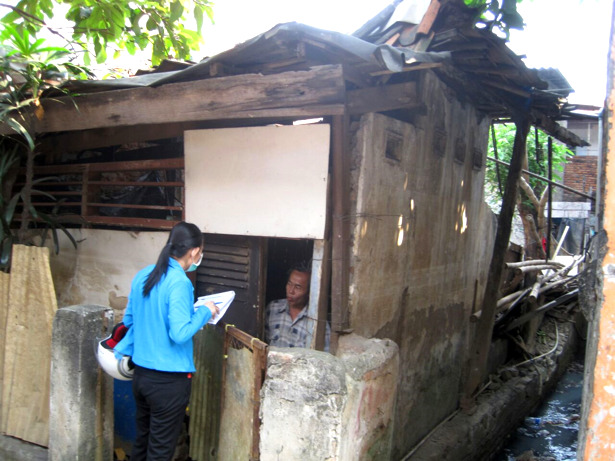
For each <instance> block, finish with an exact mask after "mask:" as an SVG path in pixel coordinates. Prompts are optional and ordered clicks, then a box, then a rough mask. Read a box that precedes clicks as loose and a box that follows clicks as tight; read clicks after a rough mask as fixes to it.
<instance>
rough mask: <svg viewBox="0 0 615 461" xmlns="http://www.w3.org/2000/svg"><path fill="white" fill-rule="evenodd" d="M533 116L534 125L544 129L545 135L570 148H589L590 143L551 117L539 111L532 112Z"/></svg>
mask: <svg viewBox="0 0 615 461" xmlns="http://www.w3.org/2000/svg"><path fill="white" fill-rule="evenodd" d="M531 115H532V117H533V119H534V121H533V124H534V125H536V126H537V127H538V128H540V129H542V130H543V131H544V132H545V133H547V134H549V135H551V136H553V137H554V138H555V139H557V140H558V141H561V142H563V143H566V144H568V145H569V146H581V147H582V146H589V143H588V142H587V141H585V140H583V139H581V138H579V137H578V136H577V135H576V134H574V133H573V132H572V131H570V130H567V129H566V128H564V127H563V126H561V125H560V124H558V123H557V122H555V121H554V120H553V119H552V118H551V117H548V116H547V115H545V114H543V113H541V112H538V111H537V110H532V111H531Z"/></svg>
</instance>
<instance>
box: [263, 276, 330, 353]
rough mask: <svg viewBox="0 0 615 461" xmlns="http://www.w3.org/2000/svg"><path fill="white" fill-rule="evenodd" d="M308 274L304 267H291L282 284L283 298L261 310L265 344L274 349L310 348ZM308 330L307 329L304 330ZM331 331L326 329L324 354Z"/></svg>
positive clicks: (311, 322) (312, 322)
mask: <svg viewBox="0 0 615 461" xmlns="http://www.w3.org/2000/svg"><path fill="white" fill-rule="evenodd" d="M310 275H311V271H310V269H309V268H308V267H307V265H305V264H300V265H296V266H293V267H292V268H291V270H290V272H289V276H288V282H287V283H286V298H284V299H278V300H275V301H271V302H270V303H269V304H268V305H267V307H266V309H265V341H266V342H267V343H269V345H270V346H277V347H310V346H311V344H312V334H311V332H315V331H316V319H313V318H311V317H308V312H307V311H308V299H309V296H310ZM308 328H310V329H308ZM330 337H331V329H330V328H329V324H328V323H327V325H326V333H325V351H328V350H329V341H330Z"/></svg>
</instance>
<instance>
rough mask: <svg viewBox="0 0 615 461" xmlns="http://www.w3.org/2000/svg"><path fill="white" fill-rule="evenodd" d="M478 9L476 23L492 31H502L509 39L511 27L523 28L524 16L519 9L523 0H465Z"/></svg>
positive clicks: (467, 3) (471, 6)
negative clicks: (518, 6)
mask: <svg viewBox="0 0 615 461" xmlns="http://www.w3.org/2000/svg"><path fill="white" fill-rule="evenodd" d="M463 1H464V3H465V4H466V5H467V6H469V7H470V8H474V9H475V10H476V16H475V24H476V25H477V26H479V27H485V28H487V29H489V30H491V31H492V32H493V31H494V29H496V30H498V31H500V32H501V33H502V34H504V36H505V37H506V39H507V40H508V38H509V36H510V29H518V30H523V26H524V24H523V18H522V17H521V15H520V14H519V12H518V11H517V5H518V4H519V3H521V1H522V0H463Z"/></svg>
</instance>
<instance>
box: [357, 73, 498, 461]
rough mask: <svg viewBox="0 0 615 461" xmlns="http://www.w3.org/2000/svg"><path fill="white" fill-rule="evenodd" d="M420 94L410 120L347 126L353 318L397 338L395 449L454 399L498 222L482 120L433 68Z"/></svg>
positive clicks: (372, 119)
mask: <svg viewBox="0 0 615 461" xmlns="http://www.w3.org/2000/svg"><path fill="white" fill-rule="evenodd" d="M419 94H420V95H421V97H422V98H423V99H424V101H423V102H424V103H425V106H426V107H427V112H426V114H425V115H424V116H417V118H416V119H415V120H414V124H410V123H404V122H400V121H398V120H393V119H391V118H387V117H385V116H382V115H378V114H368V115H366V116H364V117H362V118H361V120H360V121H359V122H358V123H357V124H355V125H354V126H353V128H354V134H353V152H352V154H353V171H352V180H351V184H352V194H353V196H352V201H353V202H352V203H353V206H354V209H352V210H351V215H352V216H353V217H354V218H353V221H352V229H353V248H352V255H351V283H350V298H349V302H350V323H351V328H352V329H353V330H354V331H355V332H356V333H358V334H360V335H362V336H365V337H378V338H390V339H392V340H393V341H395V342H396V343H397V344H398V345H399V347H400V363H401V370H400V380H399V383H398V394H397V399H398V400H397V412H396V419H395V427H396V429H395V431H396V432H395V436H394V440H395V442H394V443H395V449H394V451H393V459H397V458H399V457H400V456H403V454H404V453H405V452H406V451H407V450H408V449H409V448H410V447H412V446H413V445H414V444H415V443H416V442H417V441H418V440H419V439H420V438H422V437H423V436H424V435H425V434H426V433H428V432H429V431H430V430H431V429H432V428H433V427H434V426H435V425H436V424H437V423H439V422H440V421H441V420H443V419H444V418H445V417H446V416H448V415H449V414H450V413H451V412H452V411H454V410H455V409H456V408H457V403H458V394H459V386H460V383H461V380H462V368H463V367H462V365H463V363H464V361H465V360H466V353H467V350H468V345H467V341H468V338H469V333H470V329H471V324H470V323H469V317H470V314H471V313H472V312H473V310H478V309H480V305H481V301H482V294H483V291H484V285H485V281H486V276H487V271H488V264H489V260H490V257H491V248H492V238H493V237H492V236H493V233H494V229H495V221H494V217H493V215H492V213H491V212H490V211H489V210H488V209H487V206H486V205H485V204H484V202H483V179H484V166H481V163H482V165H484V163H485V161H486V146H487V135H488V127H489V120H487V119H481V118H479V116H478V115H477V113H476V111H475V110H473V108H472V107H470V106H464V105H462V104H461V103H460V102H459V101H457V100H456V99H454V98H453V97H452V96H451V93H450V91H449V90H447V89H446V88H445V87H444V85H443V84H442V83H441V82H440V81H439V80H438V79H437V78H435V76H434V75H432V74H429V73H427V74H425V76H424V78H423V79H422V80H421V81H420V82H419ZM387 139H388V141H387ZM387 151H388V152H387ZM387 153H388V156H387ZM475 156H476V157H475ZM390 157H397V159H395V158H390Z"/></svg>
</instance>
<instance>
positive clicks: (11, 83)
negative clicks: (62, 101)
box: [0, 0, 213, 270]
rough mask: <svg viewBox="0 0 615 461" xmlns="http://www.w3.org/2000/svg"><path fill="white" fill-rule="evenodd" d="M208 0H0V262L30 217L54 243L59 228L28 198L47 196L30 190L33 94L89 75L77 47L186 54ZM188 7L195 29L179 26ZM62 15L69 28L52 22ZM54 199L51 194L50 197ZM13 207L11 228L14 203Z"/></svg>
mask: <svg viewBox="0 0 615 461" xmlns="http://www.w3.org/2000/svg"><path fill="white" fill-rule="evenodd" d="M0 1H1V0H0ZM211 5H212V4H211V3H210V1H209V0H19V1H14V2H11V3H0V11H2V10H5V12H6V14H5V15H4V16H3V17H2V18H1V19H0V39H1V41H0V126H3V128H4V129H3V132H2V134H0V269H4V270H8V268H9V266H10V253H11V246H12V244H13V243H31V240H30V237H29V236H30V232H29V230H30V229H31V227H32V226H31V225H32V223H36V226H37V227H39V226H40V224H39V223H43V225H44V227H43V234H42V237H43V239H44V238H45V236H46V234H47V230H48V229H51V231H52V235H53V238H54V241H55V245H56V251H57V250H58V239H57V230H62V231H64V232H65V233H66V234H67V236H68V237H69V239H71V241H72V242H73V245H75V241H74V240H73V239H72V237H71V235H70V234H69V233H68V232H67V231H66V229H65V228H64V226H63V225H62V222H63V221H62V217H60V216H57V215H56V212H55V210H57V206H56V207H54V209H53V210H52V212H50V213H43V212H42V211H40V210H37V209H36V208H35V207H34V206H33V205H32V200H31V197H32V194H33V193H35V194H37V195H39V196H40V195H43V196H46V197H47V199H49V200H52V201H54V200H55V199H54V197H52V196H50V195H49V194H46V193H44V192H41V191H36V190H34V187H35V186H36V183H37V182H40V181H49V180H51V179H52V178H43V179H39V180H36V181H35V180H33V169H34V159H35V156H36V138H35V134H34V133H33V130H32V129H31V127H30V126H29V120H30V119H29V118H28V116H27V115H25V114H29V115H31V116H32V115H33V116H34V117H41V116H42V111H43V108H42V105H41V104H40V98H41V96H42V95H43V93H44V92H46V91H48V90H51V89H53V90H55V91H62V88H61V83H62V82H64V81H66V80H69V79H75V78H89V77H91V76H92V74H91V73H90V72H89V71H88V69H87V68H86V67H81V66H79V65H76V64H75V62H77V58H78V55H79V54H83V62H84V63H85V65H86V66H88V65H90V63H91V56H95V60H96V62H98V63H103V62H105V61H106V60H107V57H108V51H109V50H113V52H114V55H115V57H117V56H118V54H119V53H121V52H122V50H126V51H127V52H128V53H129V54H132V55H133V54H135V52H136V51H137V50H150V49H151V60H152V64H153V65H157V64H159V63H160V61H161V60H162V59H164V58H167V57H175V58H177V59H189V58H190V52H191V51H192V50H196V49H198V46H199V44H200V43H201V41H202V39H201V35H200V31H201V29H202V26H203V19H204V17H205V16H207V17H208V18H209V20H211V21H213V11H212V8H211ZM189 14H191V15H192V18H193V21H194V24H195V26H196V30H190V29H189V28H187V27H185V25H184V24H185V23H186V22H188V15H189ZM61 15H63V16H64V18H65V20H66V21H68V23H69V24H70V31H71V32H70V33H69V34H68V35H64V34H65V33H64V29H63V28H59V27H58V26H54V24H56V23H57V19H58V17H59V16H61ZM43 33H45V34H47V35H48V34H49V33H51V34H54V35H55V36H59V37H60V38H62V39H64V41H65V42H66V48H63V47H54V46H46V45H45V39H43V38H41V36H42V34H43ZM24 165H25V171H26V174H25V184H24V186H23V187H22V188H21V189H20V190H19V191H18V192H17V193H14V192H13V186H14V184H15V178H16V175H17V171H18V169H19V166H24ZM57 203H59V202H57ZM18 208H20V209H21V216H20V222H21V224H20V227H19V230H18V231H16V230H15V227H16V226H15V224H14V220H15V217H16V215H17V213H16V210H17V209H18Z"/></svg>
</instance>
